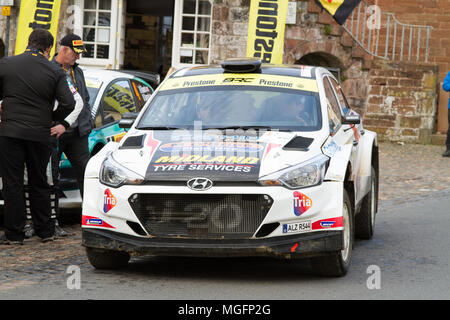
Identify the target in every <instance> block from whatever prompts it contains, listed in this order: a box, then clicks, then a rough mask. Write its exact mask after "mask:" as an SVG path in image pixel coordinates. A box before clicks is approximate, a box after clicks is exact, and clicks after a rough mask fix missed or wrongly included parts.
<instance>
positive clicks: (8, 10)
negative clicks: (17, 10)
mask: <svg viewBox="0 0 450 320" xmlns="http://www.w3.org/2000/svg"><path fill="white" fill-rule="evenodd" d="M10 15H11V7H7V6H5V7H2V16H4V17H9V16H10Z"/></svg>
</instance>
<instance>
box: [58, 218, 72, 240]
mask: <svg viewBox="0 0 450 320" xmlns="http://www.w3.org/2000/svg"><path fill="white" fill-rule="evenodd" d="M68 235H69V234H68V233H67V232H66V231H65V230H64V229H63V228H61V227H60V225H59V223H58V221H55V237H56V238H60V237H67V236H68Z"/></svg>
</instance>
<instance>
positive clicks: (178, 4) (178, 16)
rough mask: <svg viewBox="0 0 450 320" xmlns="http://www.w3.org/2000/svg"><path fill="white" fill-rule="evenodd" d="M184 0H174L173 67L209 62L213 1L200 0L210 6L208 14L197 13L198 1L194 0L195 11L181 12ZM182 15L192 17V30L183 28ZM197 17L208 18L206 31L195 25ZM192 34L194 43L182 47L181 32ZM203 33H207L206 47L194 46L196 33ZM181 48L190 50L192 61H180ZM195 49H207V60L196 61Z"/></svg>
mask: <svg viewBox="0 0 450 320" xmlns="http://www.w3.org/2000/svg"><path fill="white" fill-rule="evenodd" d="M184 1H185V0H176V1H175V10H174V24H173V35H174V37H173V45H172V46H173V50H172V66H174V67H192V66H198V65H206V64H209V63H210V61H211V38H212V24H213V19H212V18H213V5H214V3H213V1H212V0H201V1H208V2H209V3H210V6H211V11H210V13H209V14H199V13H198V9H199V1H200V0H195V13H183V5H184ZM183 17H193V18H195V20H194V30H183V29H182V24H183ZM198 18H208V19H209V21H210V23H209V30H208V31H199V30H198V26H197V21H198ZM183 33H185V34H191V33H192V34H193V37H194V43H193V45H192V48H191V47H182V44H181V40H182V34H183ZM199 34H204V35H208V36H209V39H208V48H204V47H201V48H197V47H196V41H197V40H196V39H197V35H199ZM182 50H192V63H182V62H180V60H181V57H182V55H181V51H182ZM197 51H207V52H208V60H207V61H206V63H196V60H195V59H196V53H197Z"/></svg>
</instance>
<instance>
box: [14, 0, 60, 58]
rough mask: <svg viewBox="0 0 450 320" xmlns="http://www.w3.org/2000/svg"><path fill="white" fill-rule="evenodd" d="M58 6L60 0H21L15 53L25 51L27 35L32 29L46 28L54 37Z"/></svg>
mask: <svg viewBox="0 0 450 320" xmlns="http://www.w3.org/2000/svg"><path fill="white" fill-rule="evenodd" d="M60 8H61V0H54V1H51V0H49V1H46V2H43V1H36V0H22V2H21V4H20V15H19V24H18V27H17V38H16V51H15V54H16V55H17V54H21V53H23V52H24V51H25V49H26V48H27V45H28V37H29V36H30V34H31V32H32V31H33V30H34V29H45V30H48V31H50V33H51V34H52V35H53V37H54V38H55V39H56V33H57V31H58V20H59V11H60ZM54 54H55V46H53V48H52V51H51V52H50V56H53V55H54Z"/></svg>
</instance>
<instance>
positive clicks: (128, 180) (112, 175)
mask: <svg viewBox="0 0 450 320" xmlns="http://www.w3.org/2000/svg"><path fill="white" fill-rule="evenodd" d="M143 181H144V178H143V177H142V176H141V175H139V174H137V173H136V172H133V171H131V170H130V169H127V168H125V167H124V166H122V165H121V164H120V163H118V162H116V161H115V160H114V158H113V157H112V155H111V154H109V155H108V156H107V157H106V159H105V161H103V163H102V167H101V168H100V182H101V183H103V184H106V185H107V186H110V187H114V188H118V187H120V186H122V185H124V184H141V183H142V182H143Z"/></svg>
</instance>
